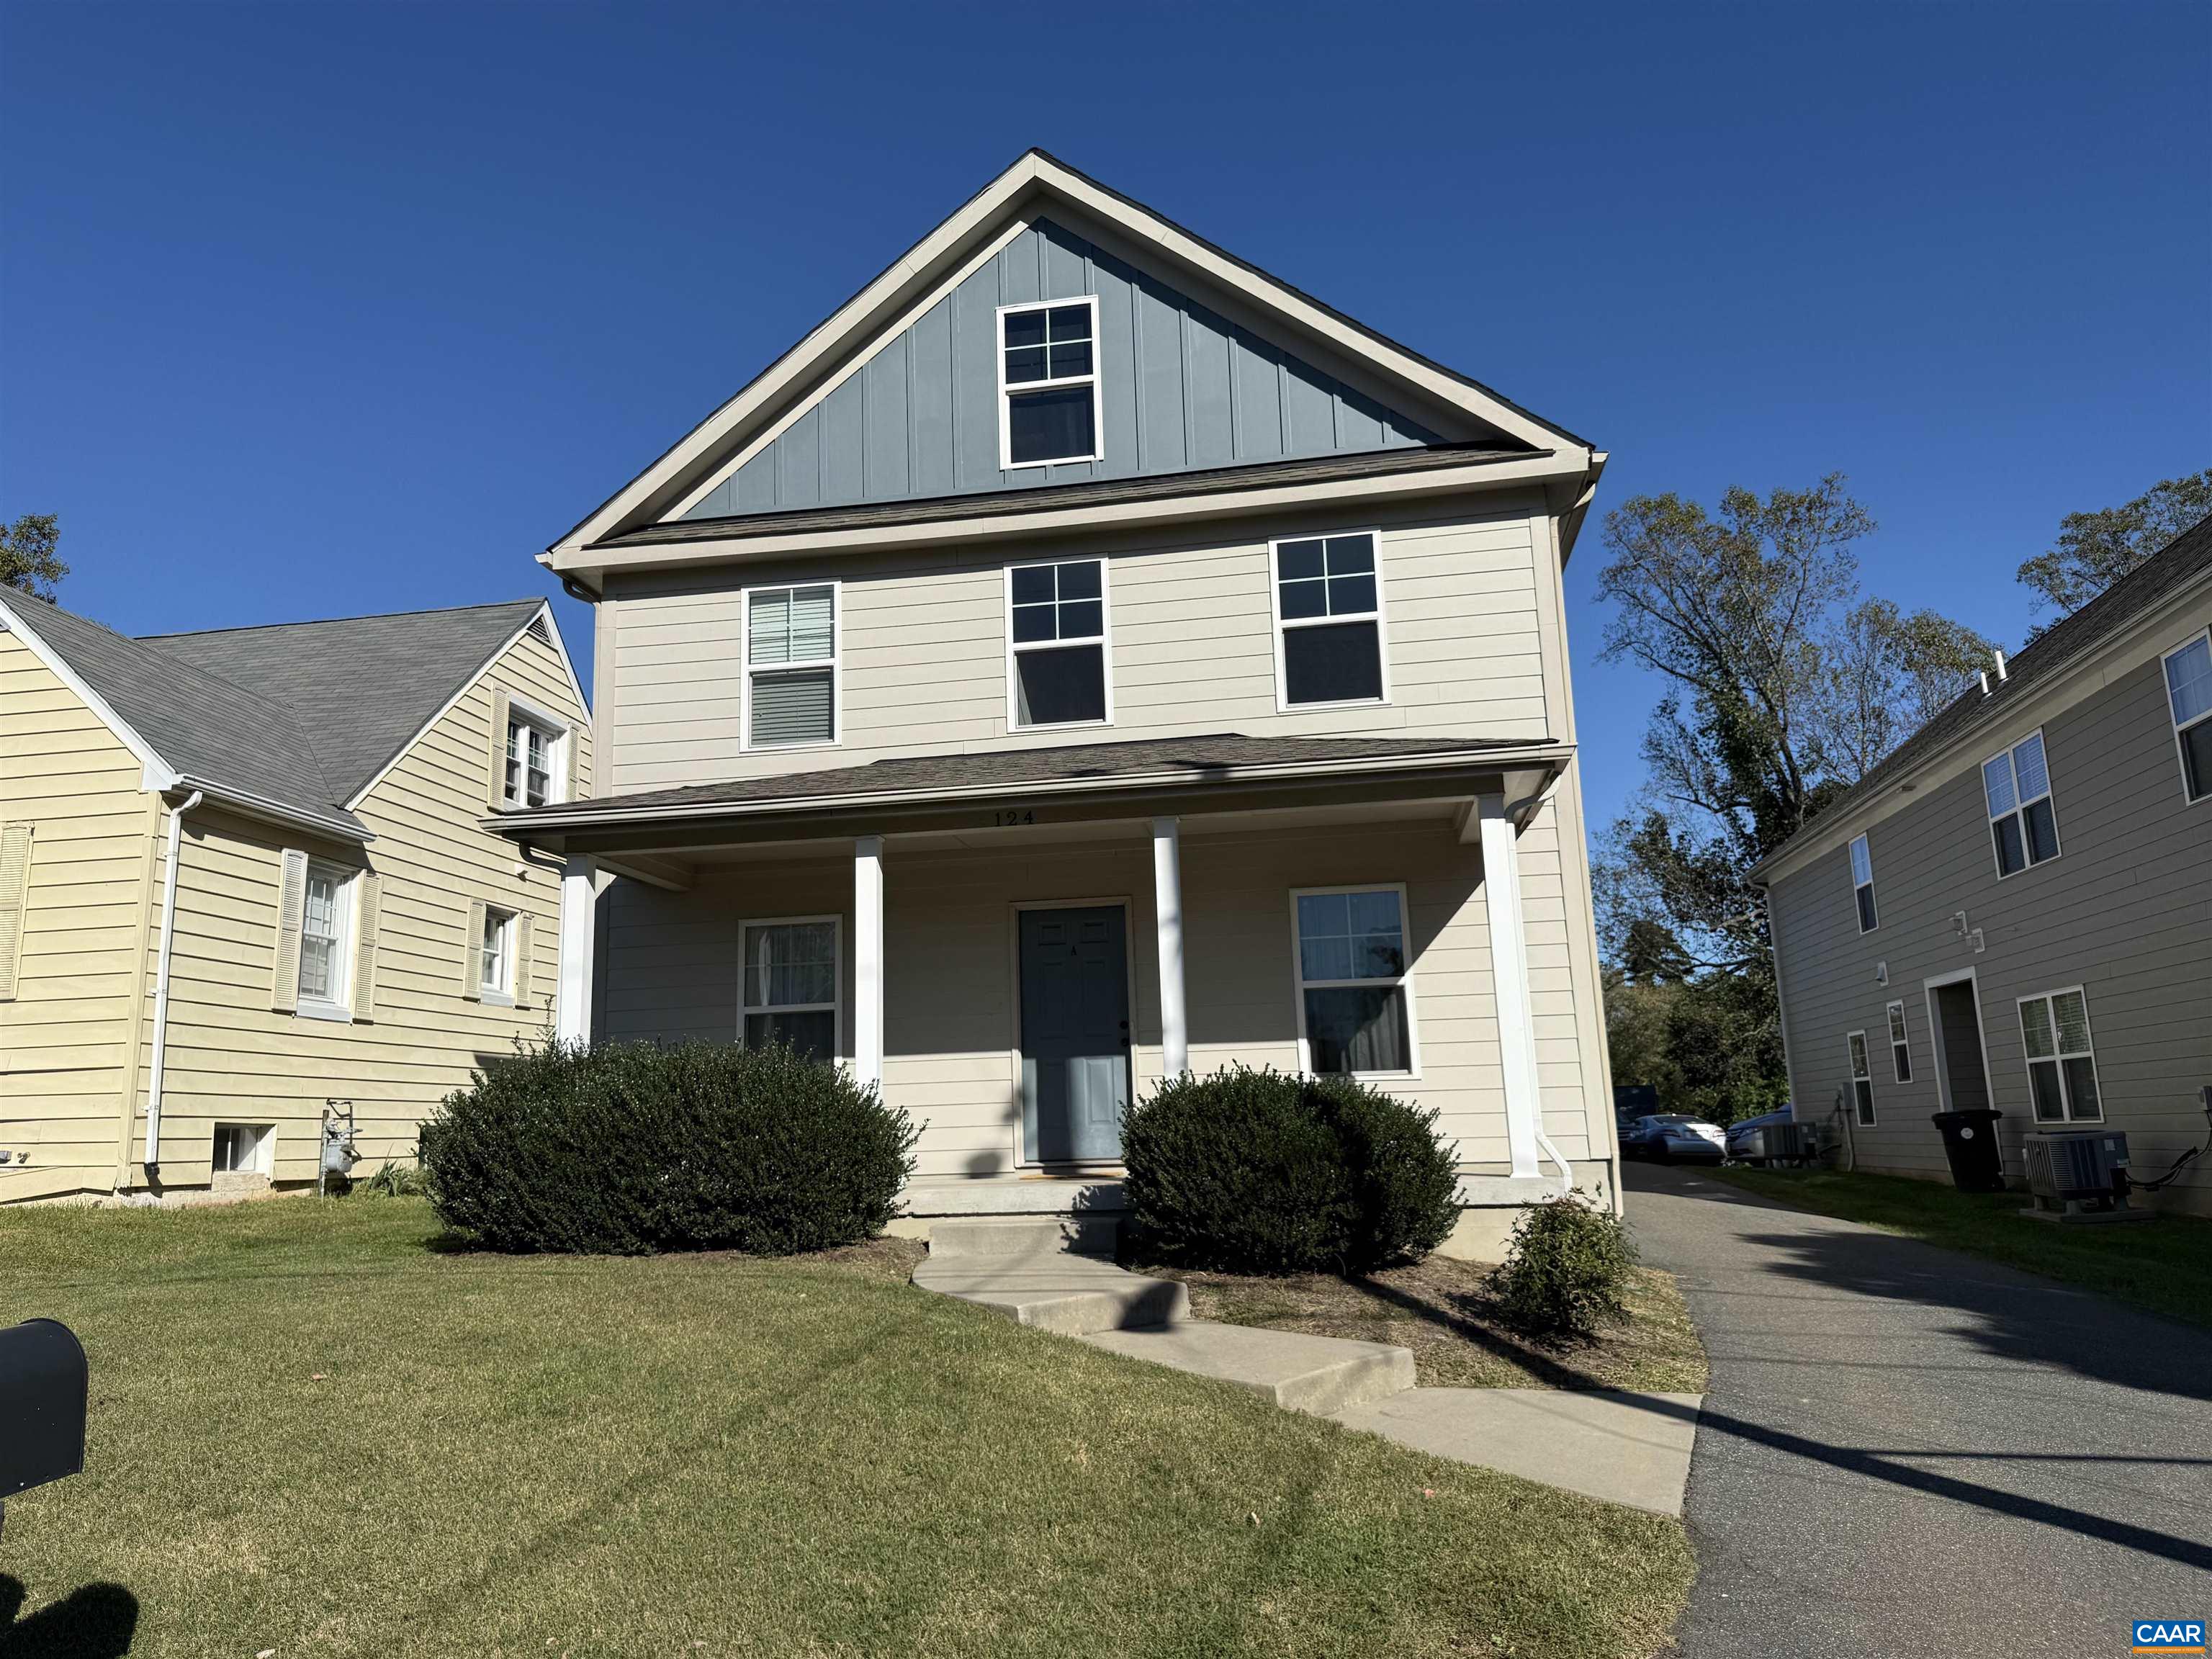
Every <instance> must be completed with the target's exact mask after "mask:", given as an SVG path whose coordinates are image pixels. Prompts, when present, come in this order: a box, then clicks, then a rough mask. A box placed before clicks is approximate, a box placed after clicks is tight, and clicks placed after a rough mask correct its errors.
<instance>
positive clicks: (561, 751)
mask: <svg viewBox="0 0 2212 1659" xmlns="http://www.w3.org/2000/svg"><path fill="white" fill-rule="evenodd" d="M517 721H520V722H521V723H522V724H523V725H525V726H536V727H537V728H538V730H539V731H541V732H544V734H545V737H546V745H545V760H546V774H547V775H546V780H545V804H546V805H548V806H554V805H559V804H560V803H561V802H562V801H564V800H566V799H568V755H569V750H570V749H571V748H572V747H573V739H574V736H575V728H574V726H571V725H570V724H569V723H568V721H567V720H563V719H562V717H561V716H560V715H558V714H555V713H554V712H553V711H552V710H551V709H550V708H546V707H544V705H543V704H541V703H535V702H532V701H531V700H530V699H529V698H527V697H526V696H522V695H521V694H520V693H519V692H515V691H509V692H508V693H507V731H506V732H501V734H500V740H501V749H500V764H501V768H502V770H501V773H500V779H499V791H500V799H501V800H502V801H504V802H506V803H507V805H509V806H512V807H517V808H520V807H521V806H522V802H520V801H519V800H517V799H515V798H514V797H513V796H512V795H510V794H508V793H507V774H506V772H505V770H504V767H505V766H506V764H507V758H506V757H507V750H506V746H505V745H506V744H507V740H508V739H509V738H511V737H512V735H513V728H514V726H515V723H516V722H517ZM529 787H530V781H529V779H528V778H527V777H526V778H525V779H524V780H523V788H524V789H525V790H527V789H528V788H529Z"/></svg>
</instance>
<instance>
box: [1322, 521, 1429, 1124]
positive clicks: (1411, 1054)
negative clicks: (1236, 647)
mask: <svg viewBox="0 0 2212 1659" xmlns="http://www.w3.org/2000/svg"><path fill="white" fill-rule="evenodd" d="M1291 539H1292V540H1294V541H1295V540H1297V539H1299V538H1297V537H1293V538H1291ZM1337 893H1395V894H1396V895H1397V896H1398V927H1399V928H1400V930H1401V931H1400V934H1399V937H1400V938H1401V939H1402V940H1403V941H1404V944H1405V949H1406V966H1405V969H1404V971H1403V972H1401V974H1400V975H1398V981H1397V983H1398V987H1399V989H1400V990H1401V992H1402V993H1403V994H1404V995H1405V999H1406V1060H1407V1070H1405V1071H1402V1072H1352V1073H1340V1072H1330V1073H1318V1072H1316V1071H1315V1070H1314V1068H1313V1044H1312V1043H1311V1042H1310V1041H1308V1039H1307V1036H1306V993H1307V991H1309V990H1327V989H1328V988H1330V987H1334V986H1358V985H1381V984H1383V983H1384V982H1385V981H1382V980H1379V979H1317V980H1311V981H1309V980H1308V979H1307V978H1306V963H1305V952H1304V949H1303V948H1302V947H1303V941H1302V940H1301V939H1300V938H1299V935H1298V901H1299V900H1300V899H1302V898H1322V897H1327V896H1331V895H1334V894H1337ZM1290 902H1291V1003H1292V1004H1293V1006H1295V1007H1296V1009H1297V1020H1298V1070H1299V1071H1300V1072H1302V1073H1304V1074H1305V1075H1306V1076H1308V1077H1319V1076H1322V1075H1327V1076H1329V1077H1342V1076H1349V1077H1351V1078H1352V1080H1353V1081H1354V1082H1358V1083H1366V1082H1370V1081H1372V1080H1376V1079H1384V1078H1390V1079H1397V1080H1398V1081H1401V1082H1408V1081H1410V1082H1419V1080H1420V1076H1421V1023H1420V1016H1419V1004H1420V999H1419V997H1418V996H1417V995H1416V994H1414V990H1413V901H1412V900H1411V898H1409V897H1408V896H1407V892H1406V884H1405V883H1404V882H1402V881H1353V882H1340V883H1337V884H1334V885H1332V886H1328V887H1293V888H1291V893H1290Z"/></svg>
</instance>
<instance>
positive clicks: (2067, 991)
mask: <svg viewBox="0 0 2212 1659" xmlns="http://www.w3.org/2000/svg"><path fill="white" fill-rule="evenodd" d="M2191 724H2192V725H2193V724H2195V722H2194V721H2192V722H2191ZM2063 996H2078V997H2080V998H2081V1028H2082V1030H2085V1031H2087V1033H2088V1036H2089V1046H2088V1047H2087V1048H2075V1049H2068V1048H2063V1047H2061V1046H2060V1042H2059V1036H2058V999H2059V998H2061V997H2063ZM2031 1002H2043V1003H2048V1004H2049V1005H2050V1007H2049V1009H2048V1011H2047V1012H2048V1013H2049V1015H2050V1018H2051V1052H2050V1054H2047V1055H2045V1056H2043V1057H2042V1058H2041V1059H2031V1058H2030V1057H2029V1055H2028V1052H2027V1012H2026V1010H2027V1005H2028V1004H2029V1003H2031ZM2013 1016H2014V1019H2015V1023H2016V1024H2017V1025H2018V1027H2019V1030H2020V1062H2021V1072H2022V1073H2024V1074H2025V1075H2026V1077H2027V1122H2028V1132H2029V1133H2031V1134H2033V1133H2036V1131H2037V1130H2038V1129H2039V1128H2042V1127H2057V1128H2064V1127H2067V1126H2068V1125H2069V1124H2074V1123H2102V1122H2104V1121H2106V1118H2105V1079H2104V1078H2103V1077H2102V1076H2101V1075H2099V1076H2098V1077H2097V1115H2096V1116H2094V1117H2076V1116H2075V1115H2074V1085H2073V1084H2072V1083H2071V1082H2069V1080H2068V1079H2067V1076H2066V1062H2067V1061H2068V1060H2087V1061H2088V1062H2089V1070H2090V1071H2091V1072H2092V1073H2095V1072H2096V1070H2097V1030H2096V1026H2095V1024H2094V1023H2093V1021H2092V1020H2091V1019H2090V1018H2089V988H2088V987H2087V986H2086V985H2061V986H2058V987H2056V988H2055V989H2052V990H2049V991H2037V992H2034V993H2033V994H2030V995H2027V996H2024V997H2021V998H2018V999H2016V1000H2015V1001H2014V1004H2013ZM2045 1064H2055V1065H2056V1066H2057V1067H2058V1098H2059V1100H2060V1101H2061V1102H2062V1103H2063V1104H2064V1106H2065V1109H2066V1115H2065V1116H2064V1117H2062V1118H2048V1117H2038V1116H2036V1115H2035V1071H2034V1068H2035V1067H2036V1066H2039V1065H2045Z"/></svg>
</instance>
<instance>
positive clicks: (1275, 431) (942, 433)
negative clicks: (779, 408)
mask: <svg viewBox="0 0 2212 1659" xmlns="http://www.w3.org/2000/svg"><path fill="white" fill-rule="evenodd" d="M1094 294H1095V295H1097V297H1098V327H1099V333H1100V336H1101V338H1100V341H1099V353H1098V362H1099V365H1100V368H1101V369H1102V371H1103V381H1102V385H1101V396H1102V399H1103V416H1104V432H1103V437H1104V446H1103V447H1104V453H1105V459H1103V460H1100V461H1082V462H1077V463H1074V464H1072V465H1062V466H1033V467H1020V468H1016V469H1014V470H1012V471H1007V470H1004V469H1002V468H1001V467H1000V465H999V408H998V399H999V380H998V359H997V353H998V349H999V341H998V308H999V307H1000V306H1006V305H1018V304H1021V303H1023V302H1024V301H1033V300H1073V299H1080V298H1082V297H1084V296H1085V295H1094ZM1438 441H1440V440H1439V439H1438V438H1437V436H1436V435H1435V434H1433V433H1431V432H1429V431H1427V430H1425V428H1422V427H1420V426H1418V425H1416V424H1415V423H1414V422H1412V421H1409V420H1407V418H1405V417H1404V416H1401V415H1398V414H1396V413H1395V412H1393V411H1392V410H1388V409H1385V408H1383V406H1382V405H1380V404H1376V402H1375V401H1374V400H1373V399H1371V398H1365V397H1363V396H1361V395H1360V394H1359V393H1358V392H1354V391H1352V389H1351V388H1350V387H1348V386H1345V385H1344V384H1343V383H1342V382H1341V381H1339V380H1334V379H1332V378H1331V377H1330V376H1328V375H1326V374H1322V373H1321V372H1320V371H1319V370H1317V369H1316V368H1312V367H1311V366H1310V365H1309V364H1306V363H1303V362H1299V361H1297V359H1296V358H1293V357H1291V356H1287V355H1286V354H1285V353H1284V352H1282V351H1280V350H1279V349H1276V348H1275V347H1274V346H1273V345H1271V344H1269V343H1267V341H1264V340H1262V339H1261V338H1260V337H1258V336H1256V335H1255V334H1253V333H1252V332H1251V331H1249V330H1248V329H1243V328H1240V327H1238V326H1237V325H1235V324H1233V323H1231V322H1229V321H1228V320H1227V319H1225V318H1223V317H1221V316H1219V315H1218V314H1217V313H1213V312H1212V311H1209V310H1208V309H1206V307H1204V306H1201V305H1200V304H1198V303H1197V302H1196V301H1194V300H1192V299H1190V298H1189V297H1188V296H1187V295H1182V294H1180V293H1177V292H1176V291H1175V290H1174V289H1170V288H1169V287H1167V286H1166V285H1165V284H1164V283H1160V282H1158V281H1157V280H1156V279H1154V278H1153V277H1152V276H1148V275H1146V274H1145V273H1144V272H1141V271H1139V270H1136V269H1135V268H1133V266H1131V265H1129V264H1126V263H1124V262H1123V261H1121V260H1120V259H1117V258H1115V257H1114V256H1113V255H1111V254H1109V253H1107V252H1104V251H1103V249H1100V248H1098V247H1097V246H1093V245H1092V244H1091V243H1090V242H1088V241H1085V240H1083V239H1082V238H1081V237H1079V236H1077V235H1075V234H1073V233H1072V232H1070V231H1068V230H1066V229H1065V228H1062V227H1060V226H1059V225H1055V224H1054V223H1052V222H1050V221H1048V220H1040V221H1038V222H1036V224H1034V225H1031V226H1030V227H1029V228H1026V229H1024V231H1022V232H1021V233H1020V234H1018V235H1017V236H1016V237H1015V238H1014V239H1013V240H1012V241H1011V242H1009V243H1008V244H1007V245H1006V247H1004V248H1003V249H1001V250H1000V252H999V253H998V254H997V255H996V256H995V257H994V258H991V259H989V260H987V262H985V263H984V264H981V265H980V266H978V267H977V268H976V269H975V270H974V271H973V272H971V273H970V274H969V276H967V277H966V278H965V279H963V281H962V282H961V283H959V284H958V286H957V287H956V288H955V289H953V290H952V292H951V293H950V294H948V295H945V297H944V298H943V299H941V300H939V301H938V302H937V304H935V305H934V306H933V307H930V309H929V310H928V311H927V312H925V313H923V314H922V315H921V317H920V318H918V319H915V322H914V324H913V325H911V326H910V327H908V329H907V330H906V331H904V332H903V333H902V334H900V335H899V336H898V337H896V339H893V340H891V341H890V342H888V343H886V344H885V345H884V347H883V348H882V349H880V350H878V352H877V353H876V354H875V355H874V356H872V358H870V359H869V360H868V362H866V363H865V364H864V365H863V366H862V367H861V368H859V369H858V370H856V371H855V372H854V374H851V375H850V376H849V377H848V379H846V380H844V381H843V382H842V384H841V385H839V386H837V387H836V389H835V390H833V391H832V392H830V393H829V395H828V396H827V397H826V398H823V399H822V400H821V401H820V402H819V403H817V404H816V405H815V406H814V407H813V408H811V409H810V410H807V411H806V412H805V414H804V415H802V416H799V419H798V420H796V421H795V422H793V423H792V424H791V425H790V426H789V427H788V428H786V429H785V430H784V431H783V432H782V433H781V434H779V435H777V436H776V437H775V439H773V440H772V441H770V442H769V443H768V444H767V445H766V446H764V447H763V448H762V449H761V450H760V451H759V452H758V453H756V454H754V455H753V456H752V458H751V459H749V460H747V461H746V462H745V464H744V465H743V466H741V467H739V468H738V470H737V471H735V472H734V473H732V475H731V476H730V477H726V478H725V479H723V480H722V482H721V483H719V484H717V485H716V486H715V487H714V489H712V490H711V491H709V492H708V494H707V495H706V496H705V497H704V498H703V499H702V500H701V501H699V502H698V503H697V504H696V506H694V507H691V509H690V511H689V512H687V513H683V514H682V515H681V516H682V517H684V518H685V519H724V518H737V517H743V516H744V515H746V514H748V513H773V512H788V511H790V510H792V509H793V508H795V507H838V506H844V505H847V504H848V503H853V502H859V501H920V500H927V499H928V498H930V497H933V496H940V495H966V494H971V493H975V492H978V491H984V490H994V489H1026V488H1029V487H1030V486H1032V485H1037V484H1045V483H1079V482H1081V481H1084V480H1087V479H1092V478H1123V477H1145V476H1150V475H1156V474H1160V473H1169V472H1184V471H1198V470H1200V469H1204V468H1209V467H1221V466H1231V465H1237V464H1238V463H1240V462H1249V461H1267V460H1276V459H1290V458H1295V457H1301V456H1309V455H1328V454H1356V453H1364V452H1368V451H1373V450H1379V449H1394V448H1407V447H1414V446H1419V445H1423V444H1431V443H1436V442H1438Z"/></svg>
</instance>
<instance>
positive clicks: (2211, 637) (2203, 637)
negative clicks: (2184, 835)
mask: <svg viewBox="0 0 2212 1659" xmlns="http://www.w3.org/2000/svg"><path fill="white" fill-rule="evenodd" d="M2199 641H2203V643H2204V646H2205V648H2206V649H2207V650H2212V627H2208V628H2206V629H2203V632H2201V633H2198V634H2192V635H2190V637H2189V638H2187V639H2185V640H2184V641H2182V642H2181V643H2180V644H2179V645H2177V646H2175V647H2173V649H2172V650H2171V651H2161V652H2160V653H2159V657H2158V694H2159V696H2161V697H2163V698H2164V699H2165V700H2166V724H2167V725H2168V726H2172V728H2173V763H2174V764H2175V765H2176V766H2177V767H2179V769H2180V770H2181V804H2182V805H2185V806H2201V805H2203V804H2204V803H2205V802H2206V801H2208V800H2212V788H2208V789H2207V790H2205V792H2204V793H2203V794H2201V795H2198V796H2197V797H2196V798H2195V799H2191V796H2190V793H2189V754H2188V751H2187V750H2185V749H2183V748H2182V746H2181V734H2182V733H2183V732H2191V731H2194V730H2195V729H2196V728H2197V727H2198V726H2202V725H2203V724H2204V723H2205V722H2206V721H2207V720H2212V713H2206V714H2199V715H2198V716H2197V718H2196V719H2195V720H2191V721H2189V722H2188V723H2187V724H2186V725H2185V724H2183V723H2182V722H2181V721H2179V720H2176V719H2175V718H2174V717H2173V684H2172V681H2170V680H2168V679H2167V678H2166V664H2167V663H2168V662H2170V661H2172V659H2174V658H2176V657H2178V656H2179V655H2180V654H2181V653H2183V652H2185V651H2186V650H2188V649H2189V648H2190V647H2191V646H2194V645H2196V644H2197V643H2198V642H2199ZM2048 759H2049V754H2048V751H2047V750H2046V751H2045V760H2046V762H2047V761H2048ZM2099 1086H2100V1087H2102V1086H2103V1085H2099Z"/></svg>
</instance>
